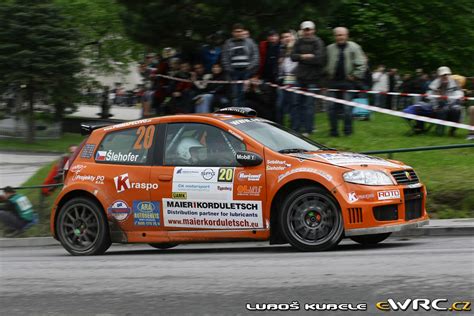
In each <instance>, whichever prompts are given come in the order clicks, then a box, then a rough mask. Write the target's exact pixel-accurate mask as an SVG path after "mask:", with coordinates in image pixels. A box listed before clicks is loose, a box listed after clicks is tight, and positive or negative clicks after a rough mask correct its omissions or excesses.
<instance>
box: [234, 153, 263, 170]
mask: <svg viewBox="0 0 474 316" xmlns="http://www.w3.org/2000/svg"><path fill="white" fill-rule="evenodd" d="M235 159H237V162H238V163H240V164H241V165H242V166H245V167H251V166H258V165H259V164H261V163H262V161H263V159H262V157H260V155H259V154H256V153H253V152H251V151H238V152H237V153H236V154H235Z"/></svg>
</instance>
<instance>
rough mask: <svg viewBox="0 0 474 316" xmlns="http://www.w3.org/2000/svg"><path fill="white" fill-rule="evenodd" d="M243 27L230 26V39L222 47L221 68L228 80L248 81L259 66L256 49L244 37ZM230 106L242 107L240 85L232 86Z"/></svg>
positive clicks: (241, 86)
mask: <svg viewBox="0 0 474 316" xmlns="http://www.w3.org/2000/svg"><path fill="white" fill-rule="evenodd" d="M245 31H246V29H245V27H244V26H243V25H242V24H240V23H236V24H234V25H233V26H232V38H230V39H228V40H227V41H226V42H225V43H224V46H223V47H222V67H223V68H224V70H225V72H226V73H227V74H228V76H229V79H230V80H248V79H250V78H251V77H252V76H254V75H255V74H256V72H257V71H258V64H259V53H258V47H257V44H255V42H254V41H253V40H252V39H251V38H249V37H247V36H246V35H245ZM231 87H232V105H233V106H244V104H243V102H244V91H243V85H242V84H232V85H231Z"/></svg>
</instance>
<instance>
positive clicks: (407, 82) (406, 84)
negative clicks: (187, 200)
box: [397, 73, 413, 109]
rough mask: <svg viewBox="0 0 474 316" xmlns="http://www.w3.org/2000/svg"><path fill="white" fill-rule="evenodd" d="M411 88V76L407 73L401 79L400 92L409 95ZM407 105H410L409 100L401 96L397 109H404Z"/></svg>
mask: <svg viewBox="0 0 474 316" xmlns="http://www.w3.org/2000/svg"><path fill="white" fill-rule="evenodd" d="M412 86H413V78H412V76H411V74H409V73H406V74H404V75H403V78H402V83H401V84H400V92H401V93H410V92H411V91H412ZM408 105H411V98H410V97H407V96H402V97H400V99H399V103H398V105H397V108H399V109H404V108H405V107H407V106H408Z"/></svg>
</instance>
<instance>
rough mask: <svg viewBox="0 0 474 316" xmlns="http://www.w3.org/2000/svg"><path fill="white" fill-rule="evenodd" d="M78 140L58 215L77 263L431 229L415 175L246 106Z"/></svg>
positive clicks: (56, 228) (367, 240)
mask: <svg viewBox="0 0 474 316" xmlns="http://www.w3.org/2000/svg"><path fill="white" fill-rule="evenodd" d="M82 130H83V132H85V134H90V136H89V137H88V138H87V139H86V140H85V141H84V142H83V143H82V144H81V146H79V148H78V150H77V151H76V153H75V154H74V155H73V156H72V157H71V159H70V160H69V162H68V164H67V166H66V168H65V181H64V188H63V190H62V191H61V193H60V194H59V196H58V197H57V199H56V201H55V203H54V206H53V209H52V213H51V232H52V234H53V236H54V237H55V238H57V239H58V240H59V241H60V242H61V244H62V245H63V246H64V248H65V249H66V250H67V251H69V252H70V253H71V254H73V255H96V254H101V253H104V252H105V251H106V250H107V249H108V248H109V246H110V245H111V243H113V242H115V243H148V244H150V245H151V246H153V247H156V248H160V249H165V248H170V247H173V246H176V245H177V244H180V243H191V242H210V241H224V240H270V243H271V244H282V243H290V244H291V245H293V246H294V247H296V248H297V249H299V250H302V251H320V250H326V249H330V248H332V247H334V246H336V245H337V244H338V243H339V241H340V240H341V239H342V238H343V237H350V238H351V239H353V240H354V241H356V242H359V243H363V244H375V243H378V242H381V241H382V240H384V239H386V238H387V237H388V236H389V235H390V233H392V232H395V231H400V230H403V229H407V228H414V227H419V226H422V225H424V224H427V223H428V215H427V213H426V210H425V201H426V190H425V187H424V186H423V185H422V184H421V183H420V181H419V179H418V177H417V175H416V173H415V171H414V170H413V169H412V168H411V167H409V166H406V165H404V164H403V163H401V162H398V161H394V160H385V159H382V158H378V157H371V156H367V155H362V154H358V153H351V152H340V151H336V150H334V149H331V148H327V147H325V146H323V145H321V144H318V143H316V142H314V141H312V140H310V139H308V138H305V137H303V136H301V135H299V134H297V133H295V132H293V131H291V130H288V129H286V128H284V127H282V126H279V125H277V124H275V123H273V122H271V121H268V120H265V119H262V118H258V117H256V113H255V111H254V110H252V109H250V108H226V109H221V110H219V111H217V112H216V113H213V114H201V115H197V114H196V115H174V116H165V117H157V118H152V119H142V120H138V121H133V122H126V123H122V124H118V125H112V126H104V125H102V126H100V125H95V126H94V125H83V126H82Z"/></svg>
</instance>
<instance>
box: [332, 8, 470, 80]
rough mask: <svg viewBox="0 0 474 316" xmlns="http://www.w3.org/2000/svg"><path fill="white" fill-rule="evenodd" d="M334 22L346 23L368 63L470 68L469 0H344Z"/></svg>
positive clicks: (457, 70)
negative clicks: (367, 56) (365, 55)
mask: <svg viewBox="0 0 474 316" xmlns="http://www.w3.org/2000/svg"><path fill="white" fill-rule="evenodd" d="M332 25H333V26H337V25H342V26H346V27H348V28H349V29H350V30H351V36H352V37H353V38H354V39H356V41H357V42H358V43H359V44H361V45H362V47H363V48H364V50H365V51H366V52H367V53H368V55H369V58H370V59H371V63H372V65H376V64H387V65H390V67H398V68H402V69H407V70H408V69H409V70H414V69H415V68H423V69H425V71H431V70H435V69H436V68H438V67H439V66H441V65H448V66H450V67H451V68H452V70H453V71H454V72H455V73H461V74H465V75H471V74H472V73H473V72H474V61H473V59H472V56H474V45H473V39H474V28H473V25H474V6H473V2H472V0H457V1H445V0H431V1H406V0H404V1H388V0H383V1H380V0H343V1H342V3H341V6H340V9H339V10H338V11H337V13H336V14H335V15H334V17H333V21H332Z"/></svg>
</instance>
